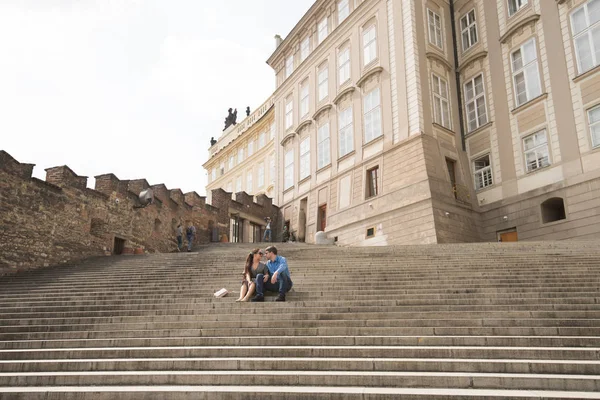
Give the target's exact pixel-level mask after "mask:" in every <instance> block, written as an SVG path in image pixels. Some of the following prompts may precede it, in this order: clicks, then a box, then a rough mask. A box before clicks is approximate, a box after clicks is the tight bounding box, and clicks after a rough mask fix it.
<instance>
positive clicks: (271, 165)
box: [269, 154, 275, 183]
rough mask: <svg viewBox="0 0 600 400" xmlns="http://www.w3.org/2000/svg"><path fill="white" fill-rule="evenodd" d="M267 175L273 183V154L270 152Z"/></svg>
mask: <svg viewBox="0 0 600 400" xmlns="http://www.w3.org/2000/svg"><path fill="white" fill-rule="evenodd" d="M269 177H270V178H271V183H275V155H274V154H271V155H270V156H269Z"/></svg>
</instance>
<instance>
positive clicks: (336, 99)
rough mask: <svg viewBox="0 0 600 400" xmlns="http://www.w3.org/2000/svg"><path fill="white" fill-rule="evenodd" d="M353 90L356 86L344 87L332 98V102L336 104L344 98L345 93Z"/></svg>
mask: <svg viewBox="0 0 600 400" xmlns="http://www.w3.org/2000/svg"><path fill="white" fill-rule="evenodd" d="M355 90H356V88H355V87H354V86H348V87H347V88H346V89H344V90H342V91H341V92H340V93H339V94H338V95H337V96H335V99H333V104H335V105H336V106H337V103H339V101H340V100H341V99H342V98H344V97H345V96H346V95H347V94H350V93H352V92H354V91H355Z"/></svg>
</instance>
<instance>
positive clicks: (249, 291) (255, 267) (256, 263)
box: [236, 249, 269, 301]
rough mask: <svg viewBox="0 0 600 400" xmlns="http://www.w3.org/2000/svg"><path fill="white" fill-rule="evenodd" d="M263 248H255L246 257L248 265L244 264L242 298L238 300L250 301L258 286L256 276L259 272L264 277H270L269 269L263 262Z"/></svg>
mask: <svg viewBox="0 0 600 400" xmlns="http://www.w3.org/2000/svg"><path fill="white" fill-rule="evenodd" d="M263 254H264V253H263V251H262V250H261V249H254V250H252V251H251V252H250V254H248V257H247V258H246V265H245V266H244V277H243V278H242V287H241V288H240V298H239V299H237V300H236V301H248V300H250V298H251V297H252V295H253V294H254V289H255V288H256V277H257V276H258V274H262V275H263V279H265V278H264V277H266V278H268V277H269V270H268V269H267V266H266V264H265V263H263V262H261V261H260V260H261V258H262V256H263Z"/></svg>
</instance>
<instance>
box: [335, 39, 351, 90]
mask: <svg viewBox="0 0 600 400" xmlns="http://www.w3.org/2000/svg"><path fill="white" fill-rule="evenodd" d="M338 76H339V78H340V81H339V83H340V85H342V84H343V83H345V82H346V81H348V80H349V79H350V48H348V47H347V48H345V49H344V50H341V51H340V53H339V54H338Z"/></svg>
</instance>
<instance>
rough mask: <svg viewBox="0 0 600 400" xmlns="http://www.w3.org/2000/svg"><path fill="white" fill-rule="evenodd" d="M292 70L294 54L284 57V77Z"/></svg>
mask: <svg viewBox="0 0 600 400" xmlns="http://www.w3.org/2000/svg"><path fill="white" fill-rule="evenodd" d="M293 72H294V55H293V54H292V55H290V56H289V57H288V58H286V59H285V77H286V78H287V77H289V76H290V75H291V74H292V73H293Z"/></svg>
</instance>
